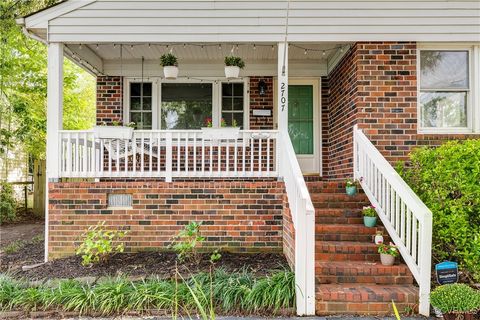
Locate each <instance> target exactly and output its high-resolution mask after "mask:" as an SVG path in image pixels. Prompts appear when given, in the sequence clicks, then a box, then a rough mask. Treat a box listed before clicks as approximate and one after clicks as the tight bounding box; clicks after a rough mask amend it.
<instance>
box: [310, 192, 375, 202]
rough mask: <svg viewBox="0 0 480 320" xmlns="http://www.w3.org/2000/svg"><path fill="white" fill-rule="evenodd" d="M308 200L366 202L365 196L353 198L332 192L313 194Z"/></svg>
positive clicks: (360, 195) (359, 195)
mask: <svg viewBox="0 0 480 320" xmlns="http://www.w3.org/2000/svg"><path fill="white" fill-rule="evenodd" d="M310 198H311V199H312V201H313V202H315V201H344V202H357V203H364V202H368V198H367V196H366V195H365V194H361V193H359V194H356V195H354V196H349V195H346V194H345V193H332V192H314V193H311V194H310Z"/></svg>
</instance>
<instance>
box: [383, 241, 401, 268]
mask: <svg viewBox="0 0 480 320" xmlns="http://www.w3.org/2000/svg"><path fill="white" fill-rule="evenodd" d="M378 253H380V261H381V262H382V264H383V265H384V266H393V264H394V263H395V258H396V257H398V256H399V252H398V249H397V247H396V246H395V245H394V244H393V243H390V244H384V243H380V244H379V245H378Z"/></svg>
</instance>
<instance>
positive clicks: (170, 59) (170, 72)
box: [160, 53, 178, 79]
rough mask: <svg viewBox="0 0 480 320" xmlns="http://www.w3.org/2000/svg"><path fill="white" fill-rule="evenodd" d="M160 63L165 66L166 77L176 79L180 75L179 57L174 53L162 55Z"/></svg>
mask: <svg viewBox="0 0 480 320" xmlns="http://www.w3.org/2000/svg"><path fill="white" fill-rule="evenodd" d="M160 65H161V66H162V67H163V74H164V75H165V78H167V79H176V78H177V77H178V59H177V57H175V55H174V54H173V53H167V54H164V55H162V56H161V57H160Z"/></svg>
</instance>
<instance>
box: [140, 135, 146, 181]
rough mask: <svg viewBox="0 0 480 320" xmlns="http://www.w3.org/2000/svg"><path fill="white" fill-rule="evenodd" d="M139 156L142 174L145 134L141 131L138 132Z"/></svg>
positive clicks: (142, 172) (143, 169)
mask: <svg viewBox="0 0 480 320" xmlns="http://www.w3.org/2000/svg"><path fill="white" fill-rule="evenodd" d="M140 156H141V157H142V158H141V159H140V165H141V168H140V172H141V174H142V176H143V175H144V173H145V135H144V133H143V132H142V133H140Z"/></svg>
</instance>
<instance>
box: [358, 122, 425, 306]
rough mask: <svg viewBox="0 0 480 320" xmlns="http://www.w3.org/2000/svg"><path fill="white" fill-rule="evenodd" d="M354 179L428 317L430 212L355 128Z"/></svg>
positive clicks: (360, 131)
mask: <svg viewBox="0 0 480 320" xmlns="http://www.w3.org/2000/svg"><path fill="white" fill-rule="evenodd" d="M353 144H354V177H355V179H357V180H359V181H360V184H361V186H362V189H363V190H364V191H365V194H366V195H367V196H368V199H369V200H370V202H371V203H372V204H373V205H374V206H375V209H376V211H377V214H378V216H379V217H380V219H381V220H382V223H383V225H384V226H385V229H386V230H387V232H388V233H389V235H390V237H391V238H392V240H393V242H394V243H395V245H396V246H397V247H398V249H399V251H400V254H401V255H402V257H403V259H404V260H405V263H406V264H407V265H408V267H409V269H410V271H411V272H412V274H413V276H414V277H415V279H416V281H417V283H418V285H419V291H420V294H419V297H420V301H419V312H420V314H422V315H424V316H429V314H430V302H429V294H430V276H431V255H432V252H431V251H432V213H431V211H430V210H429V209H428V208H427V206H426V205H425V204H424V203H423V202H422V200H420V198H419V197H418V196H417V195H416V194H415V192H413V190H412V189H411V188H410V187H409V186H408V185H407V183H406V182H405V181H404V180H403V179H402V178H401V177H400V175H399V174H398V173H397V172H396V171H395V169H394V168H393V167H392V166H391V165H390V164H389V163H388V161H387V160H386V159H385V158H384V157H383V156H382V154H381V153H380V152H379V151H378V150H377V148H376V147H375V146H374V145H373V144H372V143H371V142H370V140H369V139H368V138H367V136H365V134H364V133H363V132H362V130H360V129H358V128H357V126H355V127H354V129H353Z"/></svg>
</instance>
